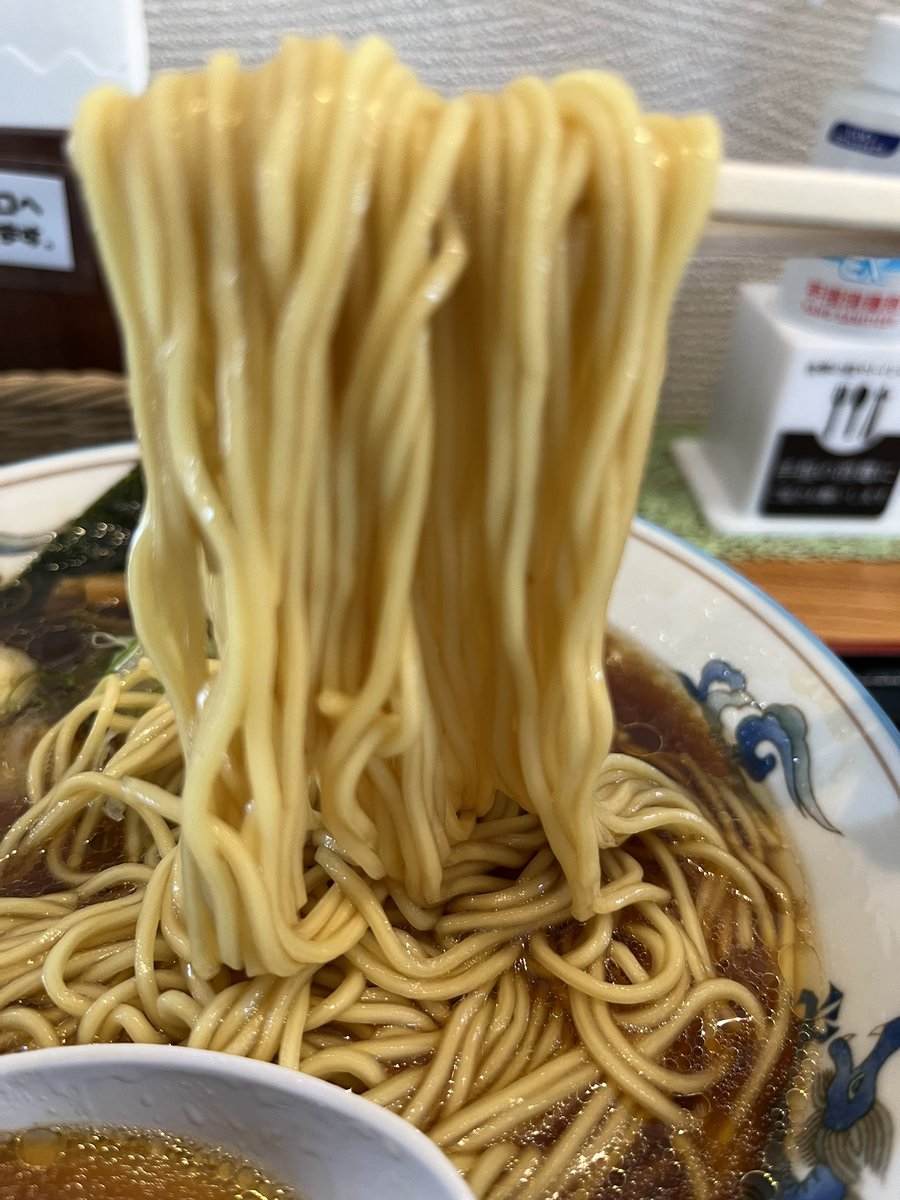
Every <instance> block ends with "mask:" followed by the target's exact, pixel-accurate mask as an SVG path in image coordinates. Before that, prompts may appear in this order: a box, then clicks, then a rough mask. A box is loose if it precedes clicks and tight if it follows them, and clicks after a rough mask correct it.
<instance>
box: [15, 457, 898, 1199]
mask: <svg viewBox="0 0 900 1200" xmlns="http://www.w3.org/2000/svg"><path fill="white" fill-rule="evenodd" d="M132 453H133V452H132V451H130V450H128V449H125V448H122V447H118V448H113V449H110V448H106V449H103V450H100V451H97V452H79V453H78V454H72V455H66V456H61V457H60V458H57V459H56V460H52V461H48V460H44V461H43V462H39V463H35V464H22V465H20V466H18V467H16V468H12V469H7V470H5V471H2V470H0V529H4V528H15V529H18V530H20V531H22V532H25V531H30V530H34V529H38V528H42V527H47V528H50V527H52V526H53V525H54V523H56V522H57V521H59V520H60V519H61V516H62V515H65V512H67V513H68V514H69V515H75V514H77V513H78V512H80V511H81V510H82V509H83V508H84V507H85V505H86V504H87V503H89V502H90V501H91V500H93V499H94V498H96V496H97V495H98V494H100V493H101V492H102V491H103V490H104V488H105V487H106V486H108V484H109V483H110V482H111V481H112V478H115V476H116V474H117V473H118V474H121V473H122V472H123V471H124V470H125V469H127V466H128V464H129V463H130V462H131V461H132ZM0 568H2V569H5V570H8V569H9V563H8V561H7V562H6V563H3V562H0ZM898 619H900V616H898ZM611 622H612V624H613V625H614V626H616V627H618V628H619V629H622V630H624V631H625V632H627V633H628V634H630V635H631V636H632V637H633V638H635V639H636V640H637V641H638V642H639V643H641V644H642V645H643V646H645V647H646V648H647V649H648V650H649V651H650V652H651V653H653V654H654V655H656V657H657V658H659V659H661V660H662V661H663V662H664V663H666V664H668V665H669V666H671V667H672V668H674V669H675V670H676V671H679V672H683V673H684V674H685V675H686V676H688V677H689V678H690V679H691V680H694V681H697V680H698V679H699V677H700V675H701V672H702V670H703V668H704V666H705V665H706V664H708V663H713V662H715V661H720V660H721V661H724V662H727V664H728V666H729V667H730V668H732V669H733V670H734V671H736V672H740V673H741V674H742V676H743V677H744V681H745V687H744V688H743V689H740V690H735V691H734V693H733V695H729V696H727V697H725V702H723V703H721V704H720V705H719V710H720V715H721V719H722V724H723V729H724V731H725V733H726V736H732V735H733V734H734V733H735V731H736V730H739V728H740V727H741V723H742V722H745V724H746V722H747V721H750V722H751V723H752V721H753V720H754V719H756V718H759V717H765V716H766V715H771V714H772V713H774V712H776V711H780V710H779V708H778V706H782V708H783V707H784V706H788V707H791V708H793V709H796V710H799V712H800V713H801V714H802V717H803V719H804V721H805V724H806V728H807V732H806V739H805V745H806V748H807V749H808V752H809V784H810V787H811V794H814V800H815V803H816V804H817V805H818V809H819V810H820V811H821V814H822V818H821V821H819V822H817V820H816V819H815V817H814V816H810V815H807V813H805V812H803V811H801V809H800V808H799V807H798V806H797V804H796V803H795V802H794V801H792V799H791V797H790V795H789V793H788V788H787V777H786V775H785V773H784V771H783V770H782V769H781V767H780V766H779V767H776V769H774V770H773V771H772V772H771V773H770V774H769V776H768V777H767V780H766V783H767V785H769V786H770V787H771V790H772V792H773V794H774V795H775V796H776V797H777V798H778V801H779V803H780V804H781V805H782V807H783V811H784V815H785V819H786V822H787V825H788V827H789V829H790V832H791V835H792V837H793V838H794V841H795V843H796V845H797V847H798V850H799V852H800V855H801V857H802V859H803V862H804V865H805V868H806V871H807V875H808V877H809V880H810V888H811V899H812V907H813V912H814V914H815V916H816V919H817V924H818V927H819V933H820V946H821V954H822V959H823V969H824V974H825V976H826V977H827V979H829V980H830V981H831V982H832V983H833V985H834V988H835V989H836V990H835V992H834V993H833V994H832V995H831V996H830V997H827V998H826V997H818V998H817V1001H818V1002H819V1004H820V1005H825V1006H826V1007H827V1015H828V1017H829V1019H830V1022H831V1023H830V1025H829V1026H828V1028H829V1030H830V1032H829V1033H828V1038H827V1039H823V1041H824V1043H825V1044H824V1048H823V1054H822V1061H823V1064H824V1065H825V1066H826V1067H829V1068H830V1067H831V1064H832V1061H833V1062H834V1064H835V1065H836V1066H837V1068H838V1069H837V1072H836V1076H835V1084H837V1083H840V1082H841V1080H842V1078H843V1076H842V1072H843V1075H844V1076H846V1096H845V1097H844V1098H843V1099H844V1102H845V1104H847V1105H849V1104H851V1103H854V1104H857V1105H858V1104H859V1103H860V1097H861V1096H862V1095H863V1092H864V1091H865V1087H866V1086H867V1085H868V1084H872V1085H873V1086H875V1085H877V1087H876V1091H877V1096H874V1094H873V1099H872V1105H871V1106H870V1107H872V1106H874V1107H877V1106H879V1105H880V1106H883V1108H884V1110H885V1112H886V1114H887V1115H888V1116H889V1118H890V1126H891V1128H892V1133H891V1134H890V1138H889V1140H890V1142H891V1147H890V1153H889V1160H888V1164H887V1168H886V1171H885V1173H884V1174H883V1176H881V1177H879V1175H878V1173H877V1172H875V1171H873V1170H872V1169H870V1167H867V1166H865V1165H861V1166H860V1167H859V1171H858V1178H857V1179H856V1180H855V1182H854V1183H853V1185H852V1187H853V1190H852V1191H847V1190H846V1189H845V1190H844V1191H829V1190H827V1188H825V1187H824V1186H823V1189H821V1190H815V1189H813V1190H802V1187H801V1185H805V1186H807V1187H809V1186H811V1185H810V1182H809V1179H808V1175H809V1170H810V1168H809V1167H808V1166H805V1165H803V1164H799V1163H798V1164H795V1165H794V1171H795V1178H794V1180H793V1182H791V1181H786V1182H785V1183H784V1185H783V1187H782V1191H781V1192H779V1197H783V1200H791V1197H792V1196H796V1197H800V1196H801V1195H802V1196H803V1197H805V1198H807V1200H820V1198H821V1200H824V1198H825V1197H826V1196H827V1197H832V1196H835V1197H838V1196H840V1197H844V1196H846V1197H849V1196H850V1195H853V1196H854V1197H855V1198H856V1200H897V1197H898V1196H900V1053H894V1052H893V1051H894V1050H895V1049H897V1048H898V1046H900V1020H897V1019H898V1017H900V740H898V735H897V732H896V730H895V729H894V728H893V726H892V725H891V724H890V723H889V722H888V720H887V718H886V717H885V715H884V714H883V713H882V712H881V710H880V709H878V708H877V706H876V705H875V704H874V703H873V702H872V700H871V699H870V697H869V696H868V695H867V693H866V692H865V691H864V690H863V689H862V688H861V687H860V686H859V685H858V684H857V683H856V681H855V680H854V679H853V678H852V676H851V675H850V674H849V673H848V672H847V671H846V670H845V668H844V667H843V666H842V665H841V664H840V663H839V662H838V661H837V660H836V659H835V658H834V657H833V656H832V655H831V654H830V653H829V652H828V651H827V650H826V649H825V648H824V647H823V646H822V645H821V644H820V643H819V642H818V641H817V640H816V639H815V638H814V637H813V636H812V635H811V634H810V633H809V632H808V631H807V630H805V629H804V628H803V627H802V626H801V625H799V624H798V623H797V622H796V621H795V620H794V619H793V618H792V617H790V616H788V614H786V613H785V612H784V611H783V610H782V609H780V608H779V607H778V606H777V605H775V604H774V603H773V602H772V601H770V600H769V599H768V598H766V597H765V596H763V595H762V593H760V592H759V591H757V590H756V589H755V588H754V587H752V586H751V585H750V584H748V583H746V582H745V581H744V580H742V579H741V578H739V577H738V576H737V575H735V574H734V573H733V572H731V571H730V570H728V569H727V568H725V567H723V566H722V565H721V564H720V563H717V562H715V561H713V560H712V559H710V558H708V557H706V556H705V555H704V554H702V553H701V552H699V551H697V550H696V549H694V548H692V547H690V546H688V545H687V544H686V543H683V542H681V541H679V540H678V539H677V538H674V537H672V536H671V535H669V534H667V533H665V532H664V531H662V530H659V529H656V528H654V527H651V526H648V525H646V524H643V523H641V522H636V523H635V525H634V528H633V531H632V535H631V538H630V540H629V544H628V548H627V551H626V554H625V558H624V561H623V564H622V568H621V571H620V573H619V578H618V581H617V584H616V589H615V594H614V598H613V604H612V610H611ZM720 698H721V697H720ZM771 749H772V747H771V745H769V744H767V743H762V744H761V745H760V746H759V747H758V749H757V753H759V754H763V753H765V752H766V751H767V750H771ZM796 765H797V764H796V763H795V764H794V766H796ZM791 769H793V767H791ZM807 808H808V809H809V806H807ZM827 824H830V825H832V826H834V827H835V829H836V830H838V831H839V832H835V831H833V830H831V829H829V828H827V827H826V825H827ZM823 1011H824V1010H823ZM895 1020H897V1024H894V1023H893V1022H894V1021H895ZM886 1038H888V1039H889V1042H888V1041H886V1040H885V1039H886ZM895 1042H896V1043H898V1045H895ZM61 1053H62V1054H63V1055H65V1054H66V1053H68V1051H62V1052H61ZM107 1053H111V1054H113V1055H115V1054H116V1053H117V1051H116V1049H115V1048H114V1049H113V1050H112V1051H108V1052H107ZM174 1053H176V1054H177V1053H178V1051H175V1052H174ZM25 1057H26V1059H27V1058H28V1057H29V1056H25ZM33 1061H34V1062H35V1063H37V1061H38V1059H37V1055H36V1054H35V1055H34V1056H33ZM8 1069H9V1067H8V1065H7V1064H6V1063H3V1062H0V1076H2V1075H3V1073H4V1072H5V1071H7V1070H8ZM876 1077H877V1078H876ZM838 1099H839V1100H840V1099H841V1097H838ZM2 1109H3V1103H2V1095H0V1110H2ZM148 1111H149V1110H148ZM826 1166H827V1164H826ZM824 1169H826V1168H825V1167H824V1166H823V1170H824ZM829 1169H830V1168H829ZM826 1182H827V1181H826ZM828 1186H831V1185H830V1184H829V1185H828ZM842 1186H843V1185H842ZM421 1194H422V1195H423V1196H424V1195H426V1194H432V1195H434V1196H438V1195H439V1194H443V1193H437V1192H433V1193H424V1192H423V1193H421ZM447 1194H448V1195H449V1194H450V1193H447ZM385 1195H387V1193H385ZM399 1195H400V1193H398V1192H396V1191H392V1197H393V1196H399ZM316 1200H318V1198H316ZM326 1200H327V1198H326Z"/></svg>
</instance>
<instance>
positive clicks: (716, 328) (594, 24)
mask: <svg viewBox="0 0 900 1200" xmlns="http://www.w3.org/2000/svg"><path fill="white" fill-rule="evenodd" d="M145 4H146V9H147V20H148V24H149V28H150V39H151V60H152V65H153V67H154V68H155V69H159V68H165V67H191V66H195V65H197V64H198V63H200V62H201V61H202V60H203V59H204V58H205V57H206V56H207V55H208V54H209V52H210V51H211V50H213V49H216V48H220V47H228V48H232V49H236V50H238V51H239V52H240V54H241V55H242V57H243V58H245V60H246V61H247V62H257V61H259V60H260V59H261V58H263V57H265V56H266V55H267V54H269V53H270V52H271V50H272V49H273V47H274V46H275V45H276V44H277V42H278V39H279V36H280V35H281V34H282V33H283V32H286V31H288V30H292V31H296V32H299V33H303V34H307V35H315V34H321V33H324V32H334V33H338V34H340V35H342V36H344V37H345V38H348V39H349V38H358V37H359V36H360V35H361V34H363V33H367V32H378V33H381V34H383V35H385V36H386V37H388V38H389V40H390V41H391V42H392V43H393V44H394V46H395V47H396V49H397V51H398V53H399V54H400V56H401V57H402V58H404V59H405V60H406V61H408V62H409V63H410V64H412V65H413V66H414V67H416V68H417V69H418V71H419V72H420V74H421V75H422V76H423V78H424V79H426V80H427V81H428V82H429V83H430V84H432V85H433V86H435V87H437V88H439V89H441V90H443V91H448V92H449V91H455V90H460V89H464V88H475V87H479V88H494V87H497V86H499V85H501V84H502V83H503V82H504V81H505V80H507V79H509V78H510V77H511V76H513V75H516V74H521V73H523V72H531V73H538V74H542V75H554V74H558V73H559V72H561V71H564V70H567V69H569V68H572V67H576V66H596V67H604V68H609V69H612V70H615V71H618V72H620V73H622V74H624V75H625V76H627V77H628V79H629V80H630V82H631V83H632V85H633V86H634V87H635V88H636V90H637V91H638V94H639V95H640V97H641V100H642V102H643V104H644V105H645V106H646V107H660V108H668V109H674V110H692V109H706V110H708V111H711V112H713V113H715V114H716V115H717V116H718V118H719V120H720V121H721V123H722V127H723V130H724V135H725V145H726V149H727V153H728V154H729V156H731V157H733V158H751V159H767V160H771V161H777V160H786V159H799V158H803V157H804V156H805V155H806V153H807V151H808V149H809V146H810V143H811V140H812V138H813V136H814V133H815V128H816V125H817V122H818V113H819V110H820V107H821V103H822V98H823V96H824V94H825V92H826V91H827V90H828V89H829V88H832V87H835V86H837V85H838V84H840V83H841V82H843V81H844V80H845V79H846V78H847V77H848V76H850V77H852V76H853V75H854V74H855V72H856V70H857V67H858V64H859V62H860V58H861V55H862V49H863V46H864V43H865V40H866V37H867V34H868V26H869V22H870V20H871V17H872V16H874V14H875V13H876V12H879V11H882V10H883V9H887V8H890V7H892V6H891V4H890V3H889V2H888V0H821V2H819V3H816V2H815V0H331V3H328V2H327V0H145ZM894 7H896V5H894ZM777 269H778V263H776V262H772V261H762V262H755V263H754V262H748V261H747V260H746V259H741V260H737V259H728V258H722V257H719V258H709V257H704V258H703V259H702V260H698V262H696V263H695V265H694V266H693V267H692V269H691V271H690V273H689V276H688V279H687V280H686V282H685V286H684V288H683V290H682V294H681V298H680V301H679V307H678V312H677V315H676V320H675V326H674V329H673V336H672V351H671V359H670V370H669V381H668V384H667V389H666V395H665V400H664V403H665V407H666V411H667V412H668V413H670V414H671V415H689V414H695V413H700V412H702V411H704V409H705V406H706V400H707V395H708V391H709V387H710V384H711V381H712V379H713V378H714V375H715V372H716V369H717V364H718V360H719V355H720V353H721V347H722V340H723V338H724V336H725V334H726V332H727V328H728V324H729V320H730V310H731V306H732V302H733V295H734V289H735V286H736V284H737V282H738V280H739V279H740V278H751V277H755V278H763V277H769V276H772V275H773V274H774V273H776V272H777Z"/></svg>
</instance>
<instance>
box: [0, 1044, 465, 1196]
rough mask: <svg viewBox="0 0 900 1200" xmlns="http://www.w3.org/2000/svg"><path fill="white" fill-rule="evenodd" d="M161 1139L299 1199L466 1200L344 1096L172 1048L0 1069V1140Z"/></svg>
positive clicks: (261, 1067)
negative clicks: (152, 1135)
mask: <svg viewBox="0 0 900 1200" xmlns="http://www.w3.org/2000/svg"><path fill="white" fill-rule="evenodd" d="M46 1125H54V1126H55V1125H63V1126H65V1125H69V1126H72V1125H80V1126H87V1125H89V1126H93V1127H94V1128H98V1127H102V1126H113V1127H116V1128H125V1127H132V1128H138V1129H148V1130H160V1131H162V1132H164V1133H173V1134H179V1135H181V1136H182V1137H185V1138H190V1139H191V1140H193V1141H196V1142H200V1143H202V1144H205V1145H209V1146H214V1147H221V1148H222V1149H225V1150H228V1151H230V1152H231V1153H232V1154H234V1155H235V1156H236V1157H237V1158H238V1159H239V1160H242V1161H245V1162H249V1163H252V1164H254V1165H257V1166H259V1167H261V1168H262V1169H263V1170H264V1171H265V1173H266V1174H267V1175H269V1177H270V1178H272V1179H276V1180H278V1181H279V1182H283V1183H286V1184H289V1185H291V1186H293V1187H295V1188H296V1190H297V1193H298V1195H301V1196H303V1197H304V1200H472V1193H471V1192H470V1191H469V1189H468V1188H467V1187H466V1185H465V1184H464V1183H463V1181H462V1178H461V1177H460V1176H459V1175H458V1174H457V1172H456V1171H455V1170H454V1168H453V1167H452V1166H451V1165H450V1162H449V1160H448V1159H447V1158H445V1157H444V1155H443V1154H442V1153H441V1152H440V1150H438V1149H437V1147H436V1146H434V1145H433V1144H432V1143H431V1142H430V1141H429V1140H428V1138H427V1137H425V1135H424V1134H422V1133H420V1132H419V1131H418V1130H417V1129H415V1128H414V1127H413V1126H412V1125H409V1124H408V1123H407V1122H406V1121H404V1120H402V1119H401V1118H400V1117H397V1116H394V1115H393V1113H389V1112H387V1111H386V1110H385V1109H382V1108H379V1107H378V1106H377V1105H375V1104H371V1103H370V1102H369V1101H368V1100H362V1099H360V1097H359V1096H354V1095H353V1094H352V1093H351V1092H347V1091H344V1090H343V1088H339V1087H335V1086H334V1085H333V1084H330V1083H324V1082H323V1081H322V1080H320V1079H313V1078H312V1077H311V1076H309V1075H301V1074H300V1073H299V1072H297V1071H289V1070H287V1069H285V1068H284V1067H277V1066H272V1065H271V1064H270V1063H260V1062H254V1061H252V1060H251V1059H247V1058H236V1057H234V1056H233V1055H230V1054H218V1053H216V1052H214V1051H211V1050H186V1049H184V1048H183V1047H176V1046H71V1047H64V1048H62V1049H59V1050H34V1051H32V1052H31V1053H28V1054H13V1055H8V1056H6V1057H4V1058H3V1059H0V1131H3V1132H9V1131H13V1130H19V1129H29V1128H34V1127H36V1126H37V1127H40V1126H46Z"/></svg>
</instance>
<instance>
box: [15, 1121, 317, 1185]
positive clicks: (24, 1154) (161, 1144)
mask: <svg viewBox="0 0 900 1200" xmlns="http://www.w3.org/2000/svg"><path fill="white" fill-rule="evenodd" d="M174 1197H178V1198H179V1200H304V1197H303V1196H302V1195H301V1194H300V1193H299V1192H297V1191H295V1190H294V1189H293V1188H291V1187H289V1186H287V1185H286V1184H284V1183H280V1182H278V1181H276V1180H274V1179H271V1178H270V1177H269V1176H268V1175H267V1174H266V1172H265V1170H264V1169H263V1168H260V1167H258V1166H256V1165H253V1164H251V1163H249V1162H245V1161H242V1160H241V1159H239V1158H236V1157H234V1156H233V1155H230V1154H227V1153H226V1152H225V1151H224V1150H221V1149H216V1148H213V1147H209V1146H203V1145H200V1144H199V1143H197V1142H193V1141H189V1140H187V1139H185V1138H182V1137H177V1136H174V1135H172V1134H164V1133H146V1132H142V1131H139V1130H133V1129H78V1128H64V1129H56V1128H41V1129H30V1130H26V1131H23V1132H21V1133H16V1134H7V1135H5V1137H4V1138H3V1140H2V1141H0V1200H174Z"/></svg>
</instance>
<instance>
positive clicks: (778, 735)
mask: <svg viewBox="0 0 900 1200" xmlns="http://www.w3.org/2000/svg"><path fill="white" fill-rule="evenodd" d="M678 678H679V679H680V680H681V682H682V684H683V685H684V688H685V690H686V691H687V692H688V694H689V695H690V696H692V697H693V699H694V700H696V701H697V703H698V704H699V705H700V706H701V708H702V709H703V712H704V714H705V716H706V720H707V723H708V724H709V727H710V730H711V731H712V733H713V734H714V735H715V736H716V737H718V738H719V740H720V741H721V742H723V743H724V744H725V745H726V746H727V747H728V748H729V749H730V750H731V751H732V753H733V754H734V757H735V759H736V761H737V763H738V765H739V766H740V767H741V769H742V770H743V771H745V772H746V774H747V776H748V777H749V778H750V779H752V780H753V781H754V782H755V783H761V782H762V781H763V780H765V779H766V778H768V776H769V775H770V774H771V773H772V772H773V771H774V770H776V768H780V771H781V775H782V778H783V779H784V783H785V787H786V788H787V792H788V795H789V796H790V798H791V801H792V803H793V804H794V806H795V807H796V808H797V810H798V811H799V812H801V813H803V815H804V816H806V817H810V818H811V819H812V820H813V821H815V822H816V824H817V825H820V826H821V827H822V828H823V829H827V830H828V831H829V832H830V833H839V832H840V830H838V829H837V828H836V827H835V826H834V825H832V823H831V822H830V821H829V820H828V818H827V817H826V815H825V813H824V812H823V811H822V809H821V807H820V805H819V802H818V800H817V799H816V796H815V792H814V791H813V785H812V769H811V762H810V753H809V744H808V741H807V724H806V718H805V717H804V716H803V713H802V712H801V711H800V709H799V708H797V707H796V705H793V704H767V705H762V704H760V703H759V701H757V700H756V699H755V698H754V697H753V695H752V694H751V693H750V692H749V691H748V689H747V679H746V677H745V675H744V674H743V673H742V672H741V671H738V670H737V669H736V668H735V667H733V666H731V664H730V663H728V662H726V661H725V660H724V659H722V658H714V659H712V660H711V661H710V662H707V663H705V664H704V666H703V669H702V671H701V672H700V678H699V680H698V681H697V682H696V683H695V682H694V681H693V680H692V679H691V678H690V676H688V675H685V674H683V673H681V672H679V674H678ZM730 709H733V710H735V712H741V711H742V710H745V709H746V710H747V711H746V712H745V713H744V715H742V716H740V717H739V719H738V720H737V721H736V723H735V725H734V728H733V731H731V732H730V733H729V731H727V729H726V725H725V721H724V720H723V718H724V716H725V714H726V712H727V711H728V710H730Z"/></svg>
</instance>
